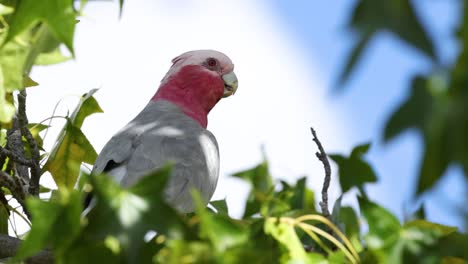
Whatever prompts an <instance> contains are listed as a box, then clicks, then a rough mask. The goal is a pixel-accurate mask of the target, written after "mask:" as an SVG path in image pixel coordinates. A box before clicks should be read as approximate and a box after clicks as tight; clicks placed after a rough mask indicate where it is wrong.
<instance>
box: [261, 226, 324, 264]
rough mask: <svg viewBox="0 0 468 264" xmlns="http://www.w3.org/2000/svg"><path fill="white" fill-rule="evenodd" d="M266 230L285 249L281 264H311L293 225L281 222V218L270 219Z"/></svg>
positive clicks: (265, 227)
mask: <svg viewBox="0 0 468 264" xmlns="http://www.w3.org/2000/svg"><path fill="white" fill-rule="evenodd" d="M264 230H265V233H266V234H269V235H271V236H272V237H274V238H275V239H276V240H277V241H278V242H279V243H280V244H281V246H282V248H283V249H284V251H283V254H282V256H281V261H280V262H282V263H285V262H286V261H288V262H298V263H310V262H309V261H308V259H307V254H306V252H305V251H304V247H303V246H302V243H301V241H300V240H299V238H298V237H297V234H296V232H295V230H294V227H293V226H292V224H289V223H285V222H283V221H280V219H279V218H269V219H266V221H265V226H264ZM314 257H315V256H314Z"/></svg>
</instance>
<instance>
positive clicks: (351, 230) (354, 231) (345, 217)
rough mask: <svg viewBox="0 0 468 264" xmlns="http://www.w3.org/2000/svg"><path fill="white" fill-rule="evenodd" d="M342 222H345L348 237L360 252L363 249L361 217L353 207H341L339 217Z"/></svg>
mask: <svg viewBox="0 0 468 264" xmlns="http://www.w3.org/2000/svg"><path fill="white" fill-rule="evenodd" d="M338 219H339V220H340V222H341V223H343V224H344V227H345V232H344V233H345V234H346V237H347V238H348V239H349V241H350V242H351V244H353V246H354V248H355V249H356V250H357V251H358V252H360V251H361V250H362V249H363V246H362V243H361V233H360V225H359V218H358V216H357V215H356V212H355V211H354V209H353V208H352V207H349V206H345V207H341V208H340V211H339V217H338Z"/></svg>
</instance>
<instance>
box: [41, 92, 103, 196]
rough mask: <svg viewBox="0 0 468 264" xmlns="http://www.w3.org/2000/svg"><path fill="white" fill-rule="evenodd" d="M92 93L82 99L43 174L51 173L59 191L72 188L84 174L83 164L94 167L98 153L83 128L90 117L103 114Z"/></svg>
mask: <svg viewBox="0 0 468 264" xmlns="http://www.w3.org/2000/svg"><path fill="white" fill-rule="evenodd" d="M96 91H97V90H96V89H94V90H91V91H90V92H89V93H87V94H85V95H83V96H82V97H81V100H80V103H79V104H78V106H77V107H76V109H75V111H74V112H73V114H72V115H71V117H70V118H69V119H68V120H67V123H66V124H65V126H64V128H63V129H62V131H61V133H60V135H59V138H58V140H57V142H56V145H55V146H54V148H53V149H52V151H51V153H50V155H49V158H48V159H47V162H46V164H45V165H44V167H43V171H49V172H50V173H51V174H52V177H53V178H54V181H55V183H56V184H57V186H59V188H68V189H72V188H73V187H74V186H75V183H76V180H77V178H78V175H79V173H80V165H81V163H82V162H85V163H88V164H93V163H94V161H95V160H96V158H97V153H96V151H95V150H94V148H93V146H92V145H91V143H90V142H89V141H88V139H87V138H86V136H85V135H84V134H83V133H82V132H81V130H80V127H81V125H82V124H83V121H84V119H85V118H86V117H88V116H89V115H91V114H93V113H100V112H102V110H101V108H100V107H99V105H98V103H97V101H96V100H95V99H94V98H93V97H92V95H93V94H94V93H95V92H96Z"/></svg>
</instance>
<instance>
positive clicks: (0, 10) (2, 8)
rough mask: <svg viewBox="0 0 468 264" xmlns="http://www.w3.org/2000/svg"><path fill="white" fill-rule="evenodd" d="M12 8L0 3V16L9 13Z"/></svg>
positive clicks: (11, 11)
mask: <svg viewBox="0 0 468 264" xmlns="http://www.w3.org/2000/svg"><path fill="white" fill-rule="evenodd" d="M14 10H15V9H14V8H12V7H9V6H6V5H2V4H0V16H4V15H8V14H11V13H13V11H14Z"/></svg>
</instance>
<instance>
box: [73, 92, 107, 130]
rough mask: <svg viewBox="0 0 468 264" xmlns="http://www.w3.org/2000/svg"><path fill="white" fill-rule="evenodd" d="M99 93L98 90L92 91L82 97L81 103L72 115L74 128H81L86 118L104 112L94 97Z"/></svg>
mask: <svg viewBox="0 0 468 264" xmlns="http://www.w3.org/2000/svg"><path fill="white" fill-rule="evenodd" d="M97 91H98V89H92V90H90V91H89V92H88V93H86V94H84V95H83V96H81V100H80V103H79V104H78V106H77V107H76V109H75V111H74V112H73V114H72V115H71V120H72V123H73V125H74V126H76V127H78V128H81V125H82V124H83V121H84V119H85V118H86V117H88V116H90V115H92V114H95V113H102V112H103V111H102V109H101V107H100V106H99V104H98V102H97V101H96V99H95V98H94V97H93V95H94V93H96V92H97Z"/></svg>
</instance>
